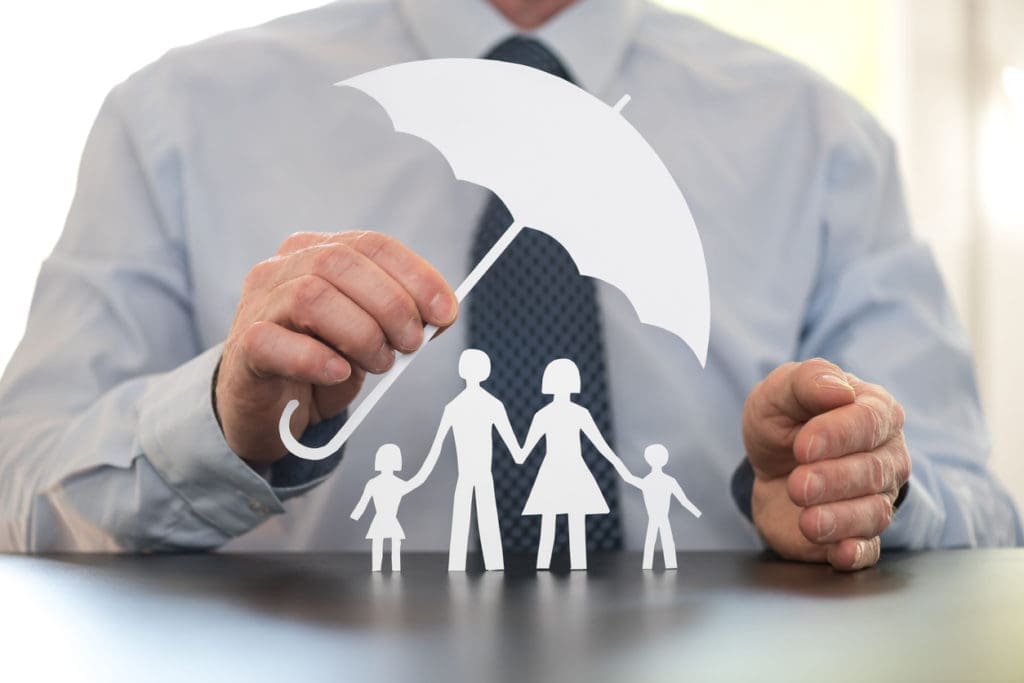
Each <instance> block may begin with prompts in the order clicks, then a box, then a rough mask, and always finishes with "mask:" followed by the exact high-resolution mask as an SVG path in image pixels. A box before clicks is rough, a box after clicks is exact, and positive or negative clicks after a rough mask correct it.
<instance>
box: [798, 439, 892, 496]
mask: <svg viewBox="0 0 1024 683" xmlns="http://www.w3.org/2000/svg"><path fill="white" fill-rule="evenodd" d="M909 478H910V455H909V454H908V453H907V447H906V445H905V443H904V441H903V437H902V435H899V436H898V438H895V439H892V440H890V441H889V443H887V444H885V445H884V446H882V447H881V448H879V449H876V450H874V451H871V452H870V453H854V454H853V455H847V456H844V457H841V458H836V459H834V460H822V461H821V462H816V463H814V464H811V465H800V466H799V467H797V468H796V469H794V470H793V471H792V472H791V473H790V475H789V478H788V482H787V484H788V492H789V497H790V499H791V500H792V501H793V502H794V503H796V504H797V505H800V506H802V507H808V506H811V505H819V504H822V503H831V502H835V501H840V500H848V499H851V498H861V497H863V496H868V495H871V494H873V493H884V494H886V495H889V496H891V497H892V499H893V500H895V499H896V494H897V493H898V492H899V490H900V487H901V486H903V484H905V483H906V481H907V479H909Z"/></svg>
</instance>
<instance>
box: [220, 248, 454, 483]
mask: <svg viewBox="0 0 1024 683" xmlns="http://www.w3.org/2000/svg"><path fill="white" fill-rule="evenodd" d="M456 315H458V302H457V301H456V299H455V294H454V293H453V292H452V290H451V288H450V287H449V286H448V283H447V282H446V281H445V279H444V278H443V277H441V274H440V273H438V272H437V271H436V270H435V269H434V268H433V267H432V266H431V265H430V264H429V263H427V262H426V261H425V260H424V259H423V258H421V257H420V256H418V255H416V254H415V253H413V252H412V251H410V250H409V249H408V248H406V247H405V246H404V245H402V244H401V243H400V242H398V241H397V240H395V239H393V238H391V237H388V236H386V235H381V234H379V233H374V232H346V233H335V234H321V233H296V234H294V235H292V236H291V237H289V238H288V239H287V240H285V241H284V243H283V244H282V245H281V247H280V249H278V252H277V255H276V256H274V257H273V258H271V259H269V260H267V261H263V262H262V263H258V264H256V265H255V266H254V267H253V269H252V270H250V271H249V274H248V276H247V277H246V279H245V283H244V285H243V287H242V296H241V300H240V301H239V304H238V309H237V311H236V312H235V319H234V322H233V323H232V324H231V330H230V332H229V333H228V337H227V340H226V341H225V342H224V353H223V356H222V358H221V362H220V368H219V370H218V373H217V380H216V382H215V385H214V399H213V400H214V407H215V410H216V412H217V416H218V419H219V420H220V424H221V429H222V430H223V431H224V436H225V438H226V439H227V443H228V445H229V446H230V447H231V449H232V450H233V451H234V452H235V453H237V454H238V455H239V456H241V457H242V458H243V459H245V460H246V461H248V462H250V463H252V464H257V463H267V462H272V461H274V460H277V459H279V458H281V457H283V456H284V454H285V452H286V451H285V447H284V444H282V443H281V439H280V437H279V436H278V433H277V422H278V419H279V418H280V416H281V411H282V409H283V408H284V405H285V403H287V402H288V400H289V399H293V398H295V399H298V400H299V401H300V404H301V406H300V408H299V410H298V411H296V413H295V417H293V418H292V430H293V432H297V433H301V432H302V430H304V429H305V428H306V426H308V425H310V424H315V423H316V422H319V421H320V420H322V419H325V418H328V417H331V416H333V415H336V414H338V413H339V412H341V411H342V410H343V409H344V408H345V407H346V406H347V405H348V404H349V403H350V402H351V401H352V399H353V398H355V395H356V393H357V392H358V391H359V388H360V386H361V385H362V381H363V377H364V376H365V373H366V372H372V373H380V372H384V371H385V370H387V369H388V368H390V367H391V365H392V364H393V363H394V360H395V351H396V350H397V351H402V352H406V353H407V352H410V351H414V350H416V349H417V348H419V346H420V344H421V343H422V341H423V327H424V324H425V323H429V324H432V325H437V326H438V327H442V328H443V327H446V326H448V325H451V324H452V322H454V320H455V317H456Z"/></svg>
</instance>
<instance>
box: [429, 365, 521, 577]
mask: <svg viewBox="0 0 1024 683" xmlns="http://www.w3.org/2000/svg"><path fill="white" fill-rule="evenodd" d="M490 374H491V359H490V358H488V357H487V354H486V353H484V352H483V351H481V350H479V349H466V350H465V351H463V352H462V356H461V357H460V358H459V377H461V378H462V379H464V380H466V388H465V389H463V390H462V391H461V392H460V393H459V395H458V396H456V397H455V398H454V399H452V401H451V402H450V403H449V404H448V405H446V406H445V407H444V413H442V415H441V424H440V426H439V427H438V428H437V434H436V435H435V436H434V443H433V445H431V447H430V452H429V453H428V454H427V459H426V460H424V462H423V466H422V467H420V471H419V472H417V473H416V476H415V477H413V478H412V480H411V482H410V483H411V484H412V485H413V486H419V485H421V484H422V483H423V482H424V481H426V479H427V477H429V476H430V473H431V472H432V471H433V469H434V467H435V466H436V465H437V459H438V458H439V457H440V456H441V449H442V447H443V446H444V440H445V438H447V436H448V433H449V432H451V433H452V438H453V440H454V442H455V455H456V460H457V463H458V468H459V474H458V481H457V482H456V484H455V497H454V500H453V502H452V535H451V539H450V540H449V543H448V571H465V570H466V543H467V541H468V539H469V519H470V511H471V510H472V508H473V503H474V501H475V502H476V524H477V528H478V531H479V534H480V550H481V551H482V552H483V557H484V567H486V568H487V569H489V570H500V569H504V568H505V558H504V557H503V554H502V552H501V532H500V531H499V528H498V505H497V502H496V501H495V499H494V477H493V476H492V474H491V460H492V458H493V453H492V452H491V435H492V433H493V432H497V434H498V436H499V438H500V439H501V440H502V441H503V442H504V443H505V447H506V448H507V449H508V451H509V452H510V453H515V454H517V455H518V453H519V450H520V446H519V439H517V438H516V435H515V434H514V433H513V432H512V425H511V423H509V421H508V414H507V413H506V412H505V406H503V405H502V404H501V401H499V400H498V399H496V398H494V396H492V395H491V394H490V393H489V392H488V391H487V390H486V389H484V388H483V387H481V386H480V383H481V382H483V381H484V380H486V379H487V378H488V377H489V376H490Z"/></svg>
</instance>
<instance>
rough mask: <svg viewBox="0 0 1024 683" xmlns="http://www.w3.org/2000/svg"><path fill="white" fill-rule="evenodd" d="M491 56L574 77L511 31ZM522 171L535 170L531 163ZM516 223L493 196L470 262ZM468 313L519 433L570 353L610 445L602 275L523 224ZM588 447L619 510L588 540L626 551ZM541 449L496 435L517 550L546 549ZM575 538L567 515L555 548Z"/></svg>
mask: <svg viewBox="0 0 1024 683" xmlns="http://www.w3.org/2000/svg"><path fill="white" fill-rule="evenodd" d="M486 57H487V58H488V59H499V60H502V61H506V62H514V63H517V64H523V65H526V66H531V67H534V68H537V69H541V70H542V71H546V72H548V73H550V74H553V75H555V76H558V77H560V78H564V79H566V80H568V81H570V82H572V81H573V79H572V77H571V76H570V75H569V73H568V72H567V71H566V69H565V67H564V66H562V64H561V63H560V62H559V61H558V58H557V57H555V56H554V55H553V54H552V53H551V52H550V51H549V50H548V49H547V48H546V47H544V45H542V44H541V43H539V42H537V41H536V40H533V39H531V38H525V37H522V36H516V37H513V38H509V39H508V40H506V41H504V42H503V43H501V44H499V45H498V46H497V47H495V48H494V49H493V50H491V52H490V53H488V54H487V55H486ZM538 106H543V105H541V104H538ZM496 134H500V132H498V131H496ZM495 162H496V163H500V160H495ZM521 172H522V173H525V174H529V173H530V172H531V171H530V169H528V168H524V169H521ZM511 223H512V216H511V214H510V213H509V211H508V209H507V208H505V205H504V204H503V203H502V202H501V200H500V199H498V197H497V196H495V195H491V198H490V199H489V200H488V202H487V206H486V208H485V209H484V212H483V215H482V216H481V218H480V223H479V225H478V228H477V233H476V237H475V240H474V242H473V248H472V263H471V266H472V265H475V264H476V263H477V262H479V261H480V259H481V258H482V257H483V255H484V254H485V253H486V252H487V250H488V249H489V248H490V247H491V245H493V244H494V243H495V242H496V241H497V239H498V238H499V237H500V236H501V235H502V233H504V232H505V229H506V228H508V226H509V225H510V224H511ZM467 312H468V316H469V343H470V346H472V347H474V348H478V349H481V350H483V351H485V352H487V354H488V355H490V357H491V362H492V366H493V371H492V374H491V379H490V380H489V382H488V383H487V388H488V390H489V391H491V392H492V393H493V394H494V395H495V396H496V397H497V398H498V399H500V400H501V401H502V402H504V404H505V408H506V410H507V411H508V415H509V419H510V421H511V422H512V427H513V428H514V429H515V430H516V434H517V435H518V436H519V438H524V437H525V436H526V432H527V429H529V426H530V422H531V421H532V419H533V416H534V414H535V413H536V412H537V411H538V410H540V409H541V408H542V407H544V406H545V405H546V404H547V403H548V402H549V401H550V397H546V396H544V395H543V394H541V391H540V389H541V376H542V375H543V373H544V368H545V367H546V366H547V364H548V363H549V362H551V361H552V360H555V359H556V358H569V359H571V360H573V361H574V362H575V363H576V364H577V366H579V369H580V376H581V379H582V389H583V391H582V393H581V394H580V395H579V397H578V398H576V399H575V400H576V401H577V402H578V403H579V404H580V405H582V406H585V407H586V408H588V409H589V410H590V412H591V414H592V415H593V417H594V421H595V422H596V423H597V426H598V428H599V429H600V430H601V433H602V434H603V435H604V437H605V438H606V439H607V440H608V443H610V444H613V443H614V442H613V441H612V434H611V412H610V406H609V401H608V378H607V372H606V370H605V351H604V338H603V333H602V329H601V313H600V309H599V308H598V302H597V296H596V291H595V287H594V281H593V280H590V279H588V278H584V277H581V276H580V275H579V272H578V271H577V270H576V266H575V264H574V263H573V262H572V259H571V258H570V257H569V254H568V253H567V252H566V251H565V249H563V248H562V246H561V245H560V244H559V243H558V242H556V241H555V240H554V239H552V238H551V237H549V236H548V235H546V234H544V233H541V232H538V231H536V230H524V231H522V232H521V233H520V234H519V236H518V237H516V239H515V241H513V242H512V245H511V246H510V247H509V248H508V250H507V251H506V252H505V253H504V254H503V255H502V256H501V258H499V259H498V260H497V262H496V263H495V264H494V266H493V267H492V268H491V270H490V271H488V273H487V274H486V275H485V276H484V277H483V279H482V280H481V281H480V283H479V284H478V285H477V286H476V288H475V289H474V290H473V292H472V294H470V295H469V297H468V298H467ZM583 444H584V445H583V459H584V461H585V462H586V463H587V465H588V466H589V467H590V471H591V472H592V473H593V474H594V478H595V479H596V480H597V483H598V486H599V487H600V489H601V492H602V493H603V494H604V497H605V500H606V501H607V502H608V508H609V509H610V512H609V514H607V515H588V516H587V547H588V549H589V550H618V549H620V548H621V547H622V531H621V527H620V521H619V520H620V517H619V498H618V486H617V478H616V474H615V470H614V469H613V468H612V466H611V464H610V463H609V462H608V461H607V460H605V459H604V458H603V457H602V456H601V455H600V454H599V453H598V452H597V451H596V449H594V447H593V446H592V445H591V444H590V442H589V441H587V440H586V438H585V437H584V438H583ZM541 449H542V447H541V446H538V447H537V449H535V452H534V453H533V455H531V456H530V458H529V459H528V460H527V461H526V464H524V465H516V464H515V463H514V462H513V461H512V458H511V457H510V456H509V454H508V451H507V450H506V449H505V446H504V444H503V443H502V442H501V439H500V438H499V437H498V436H497V434H495V436H494V466H493V472H494V488H495V495H496V498H497V502H498V519H499V520H500V523H501V537H502V544H503V545H504V547H505V550H506V551H509V552H527V551H535V550H536V549H537V545H538V541H539V536H540V518H539V517H537V516H526V517H524V516H522V511H523V506H524V505H525V504H526V499H527V497H528V496H529V495H530V490H531V488H532V486H533V481H534V479H535V478H536V476H537V470H538V468H539V467H540V463H541V461H542V459H543V457H544V456H543V454H542V450H541ZM567 540H568V539H567V534H566V529H565V516H564V515H559V517H558V526H557V531H556V534H555V550H556V551H563V550H564V549H565V548H566V547H567Z"/></svg>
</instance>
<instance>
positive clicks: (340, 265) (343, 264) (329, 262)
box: [310, 244, 353, 278]
mask: <svg viewBox="0 0 1024 683" xmlns="http://www.w3.org/2000/svg"><path fill="white" fill-rule="evenodd" d="M352 256H353V254H352V249H351V248H350V247H349V246H348V245H345V244H327V245H324V246H321V247H317V248H316V251H315V252H314V253H313V256H312V258H311V259H310V271H311V272H312V273H314V274H316V275H320V276H323V277H327V278H331V277H334V276H337V275H340V274H342V273H344V272H345V271H346V270H348V269H349V268H350V267H351V265H352V260H353V259H352Z"/></svg>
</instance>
